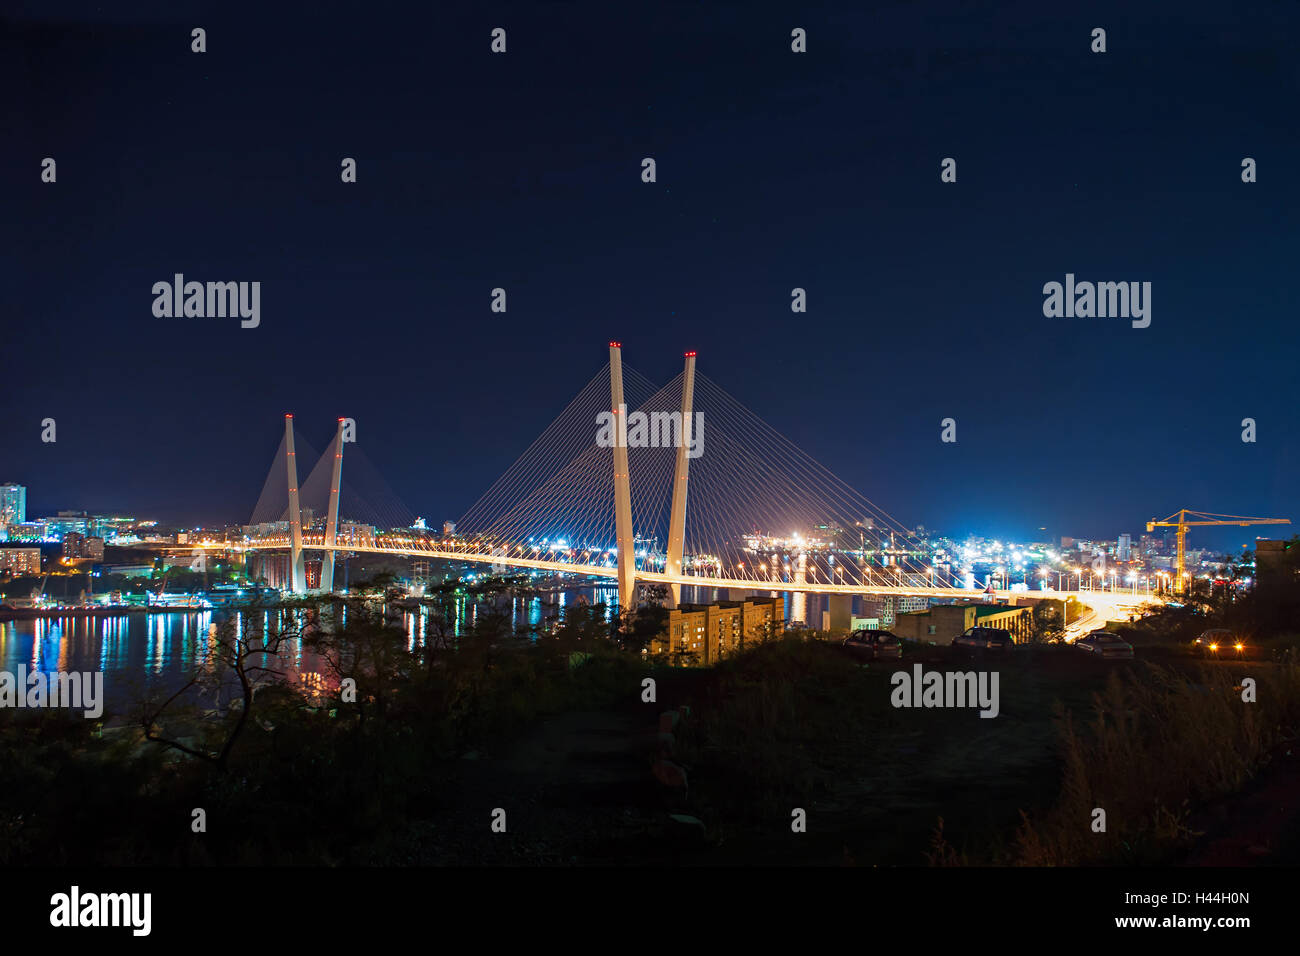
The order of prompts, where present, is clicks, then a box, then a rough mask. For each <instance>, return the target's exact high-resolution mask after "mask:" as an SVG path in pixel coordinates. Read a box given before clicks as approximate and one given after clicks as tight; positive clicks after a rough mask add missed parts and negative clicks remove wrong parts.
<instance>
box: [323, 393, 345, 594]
mask: <svg viewBox="0 0 1300 956" xmlns="http://www.w3.org/2000/svg"><path fill="white" fill-rule="evenodd" d="M342 480H343V419H341V418H340V419H339V431H338V434H337V435H335V436H334V475H333V477H332V478H331V479H330V503H329V512H328V513H327V514H326V517H325V554H324V555H323V556H322V557H321V563H320V589H321V592H322V593H323V594H330V593H332V592H333V591H334V539H335V536H336V535H337V533H338V526H339V484H340V483H341V482H342Z"/></svg>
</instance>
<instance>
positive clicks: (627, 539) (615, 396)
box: [609, 342, 636, 614]
mask: <svg viewBox="0 0 1300 956" xmlns="http://www.w3.org/2000/svg"><path fill="white" fill-rule="evenodd" d="M609 401H610V404H611V405H612V406H613V411H614V527H615V536H616V537H617V545H618V608H619V612H620V613H622V614H626V613H627V612H628V611H630V610H632V607H633V605H634V604H635V603H636V552H635V551H634V550H633V541H632V485H631V478H630V475H629V469H628V464H627V406H626V405H625V404H624V402H623V348H622V346H620V345H619V344H618V343H617V342H610V343H609Z"/></svg>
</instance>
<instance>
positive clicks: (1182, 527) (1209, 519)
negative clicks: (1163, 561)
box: [1147, 508, 1291, 594]
mask: <svg viewBox="0 0 1300 956" xmlns="http://www.w3.org/2000/svg"><path fill="white" fill-rule="evenodd" d="M1188 515H1191V516H1192V517H1194V518H1196V519H1198V520H1196V521H1188V520H1187V516H1188ZM1290 523H1291V519H1290V518H1246V517H1243V516H1242V515H1216V514H1209V513H1208V512H1204V511H1188V510H1187V509H1186V508H1184V509H1182V510H1181V511H1175V512H1174V513H1173V514H1171V515H1170V516H1169V517H1168V518H1166V519H1165V520H1164V521H1156V520H1155V519H1154V518H1152V519H1151V520H1150V521H1148V522H1147V532H1148V533H1150V532H1152V531H1155V530H1156V528H1177V529H1178V568H1177V573H1178V577H1177V578H1176V579H1175V581H1174V592H1175V593H1176V594H1182V593H1184V592H1185V591H1186V589H1187V572H1186V570H1185V569H1184V555H1185V554H1186V552H1187V529H1188V528H1196V527H1203V526H1209V525H1240V526H1241V527H1243V528H1244V527H1246V525H1251V524H1290Z"/></svg>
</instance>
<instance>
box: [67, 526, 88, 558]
mask: <svg viewBox="0 0 1300 956" xmlns="http://www.w3.org/2000/svg"><path fill="white" fill-rule="evenodd" d="M85 551H86V536H85V535H83V534H82V533H81V532H79V531H69V532H67V533H66V534H64V535H63V556H64V557H65V558H71V559H73V560H75V559H77V558H82V557H85Z"/></svg>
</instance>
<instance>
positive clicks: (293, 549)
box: [284, 415, 307, 594]
mask: <svg viewBox="0 0 1300 956" xmlns="http://www.w3.org/2000/svg"><path fill="white" fill-rule="evenodd" d="M284 451H285V466H286V467H285V473H286V475H287V476H288V479H289V582H290V589H291V590H292V591H293V593H294V594H303V593H305V592H306V590H307V563H306V561H305V560H304V558H303V553H302V508H301V507H300V506H299V504H298V460H297V458H296V456H295V455H294V451H293V416H292V415H285V416H284Z"/></svg>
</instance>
